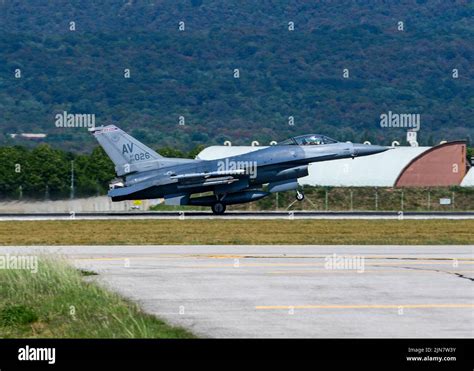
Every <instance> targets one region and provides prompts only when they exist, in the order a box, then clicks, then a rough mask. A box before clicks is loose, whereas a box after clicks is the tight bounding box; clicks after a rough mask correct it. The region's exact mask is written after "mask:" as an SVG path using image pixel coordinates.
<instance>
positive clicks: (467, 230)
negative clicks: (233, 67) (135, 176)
mask: <svg viewBox="0 0 474 371" xmlns="http://www.w3.org/2000/svg"><path fill="white" fill-rule="evenodd" d="M25 231H28V233H25ZM473 241H474V220H442V219H440V220H396V219H395V220H289V219H287V220H222V219H214V220H189V219H185V220H171V219H170V220H95V221H91V220H77V221H72V220H68V221H22V222H18V221H11V222H6V221H4V222H0V245H148V244H149V245H183V244H189V245H197V244H205V245H216V244H222V245H237V244H249V245H264V244H270V245H271V244H292V245H294V244H296V245H301V244H307V245H311V244H317V245H321V244H356V245H359V244H362V245H367V244H381V245H392V244H395V245H437V244H472V243H473Z"/></svg>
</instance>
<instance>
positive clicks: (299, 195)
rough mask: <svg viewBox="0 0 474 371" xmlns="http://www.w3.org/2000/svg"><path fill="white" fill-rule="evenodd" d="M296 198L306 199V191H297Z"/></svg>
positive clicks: (299, 199)
mask: <svg viewBox="0 0 474 371" xmlns="http://www.w3.org/2000/svg"><path fill="white" fill-rule="evenodd" d="M296 199H297V200H298V201H303V200H304V193H303V192H300V191H296Z"/></svg>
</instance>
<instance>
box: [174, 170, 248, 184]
mask: <svg viewBox="0 0 474 371" xmlns="http://www.w3.org/2000/svg"><path fill="white" fill-rule="evenodd" d="M234 175H245V169H237V170H224V171H210V172H203V173H189V174H179V175H171V177H170V178H171V179H177V180H178V181H179V182H181V181H188V180H197V179H209V178H214V177H222V176H230V177H233V176H234Z"/></svg>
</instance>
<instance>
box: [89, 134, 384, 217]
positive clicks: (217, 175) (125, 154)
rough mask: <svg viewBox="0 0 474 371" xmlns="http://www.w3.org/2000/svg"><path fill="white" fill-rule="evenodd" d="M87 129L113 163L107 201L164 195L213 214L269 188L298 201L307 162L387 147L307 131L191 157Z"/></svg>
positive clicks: (262, 194) (175, 202) (365, 153)
mask: <svg viewBox="0 0 474 371" xmlns="http://www.w3.org/2000/svg"><path fill="white" fill-rule="evenodd" d="M89 130H90V131H91V132H92V133H93V135H94V136H95V138H96V139H97V140H98V142H99V144H100V145H101V146H102V147H103V149H104V150H105V152H106V153H107V155H108V156H109V157H110V159H111V160H112V162H113V163H114V164H115V171H116V173H117V176H118V177H119V180H118V181H116V182H114V183H112V184H111V186H110V188H111V189H110V191H109V193H108V194H109V196H110V197H111V198H112V201H123V200H143V199H156V198H164V200H165V204H166V205H198V206H210V207H211V209H212V211H213V212H214V213H215V214H223V213H224V212H225V210H226V206H227V205H233V204H240V203H246V202H252V201H257V200H259V199H261V198H263V197H266V196H268V195H270V194H271V193H274V192H283V191H289V190H294V191H295V192H296V199H297V200H298V201H302V200H303V199H304V194H303V193H302V192H300V191H299V190H298V178H301V177H304V176H307V175H308V164H310V163H312V162H318V161H330V160H337V159H342V158H351V157H352V158H354V157H358V156H368V155H373V154H376V153H380V152H384V151H386V150H388V149H389V148H390V147H384V146H377V145H366V144H356V143H350V142H338V141H336V140H334V139H331V138H329V137H327V136H325V135H318V134H308V135H301V136H296V137H292V138H290V139H288V140H285V141H283V142H281V143H278V144H277V145H274V146H269V147H266V148H262V149H259V150H256V151H253V152H250V153H245V154H241V155H237V156H232V157H226V158H222V159H217V160H199V159H194V160H193V159H182V158H167V157H163V156H161V155H159V154H158V153H156V152H155V151H153V150H152V149H151V148H148V147H147V146H145V145H144V144H143V143H140V142H139V141H138V140H136V139H135V138H133V137H131V136H130V135H128V134H127V133H125V132H124V131H122V130H121V129H119V128H118V127H116V126H114V125H108V126H105V127H104V126H101V127H96V128H92V129H89ZM265 185H266V188H265V189H264V186H265ZM208 192H209V193H211V192H212V194H211V195H204V196H201V195H199V194H202V193H208Z"/></svg>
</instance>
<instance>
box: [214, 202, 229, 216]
mask: <svg viewBox="0 0 474 371" xmlns="http://www.w3.org/2000/svg"><path fill="white" fill-rule="evenodd" d="M225 209H226V207H225V205H224V204H223V203H222V202H216V203H215V204H214V205H212V212H213V213H214V214H217V215H222V214H224V213H225Z"/></svg>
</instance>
